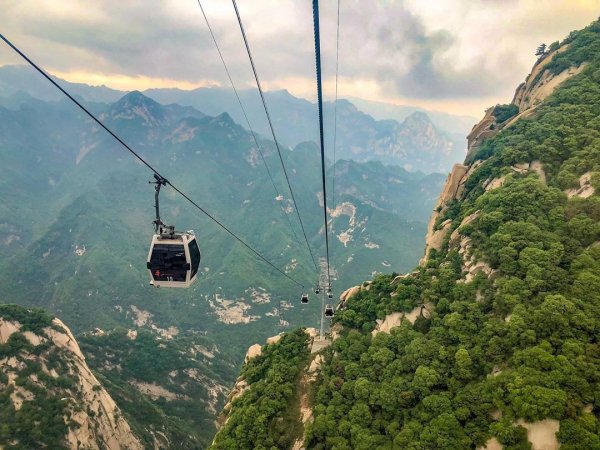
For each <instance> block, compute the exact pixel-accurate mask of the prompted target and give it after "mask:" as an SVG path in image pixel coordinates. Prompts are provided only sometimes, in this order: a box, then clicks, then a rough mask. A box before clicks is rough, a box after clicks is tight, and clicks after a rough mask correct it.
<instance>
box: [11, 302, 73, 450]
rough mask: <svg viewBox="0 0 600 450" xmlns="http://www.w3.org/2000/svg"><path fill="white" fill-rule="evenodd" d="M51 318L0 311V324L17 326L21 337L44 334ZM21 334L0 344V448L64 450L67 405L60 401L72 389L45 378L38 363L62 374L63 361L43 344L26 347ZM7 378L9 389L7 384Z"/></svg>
mask: <svg viewBox="0 0 600 450" xmlns="http://www.w3.org/2000/svg"><path fill="white" fill-rule="evenodd" d="M52 318H53V317H52V316H51V315H49V314H47V313H45V312H44V311H41V310H26V309H24V308H21V307H19V306H16V305H0V319H2V320H4V321H11V322H18V323H19V324H20V325H21V328H20V329H21V331H22V332H25V331H29V332H33V333H35V334H38V335H41V336H44V333H43V329H44V328H46V327H48V326H51V324H52ZM22 332H20V331H15V332H13V333H12V334H11V335H10V336H9V338H8V340H7V342H6V343H4V344H0V360H3V361H4V363H3V365H2V371H1V372H0V446H1V447H3V448H5V449H13V450H28V449H32V448H52V449H63V448H66V447H65V445H64V438H65V435H66V433H67V432H68V424H67V423H66V421H65V419H64V416H67V415H68V409H67V405H68V403H69V402H68V401H66V400H65V399H64V398H63V397H65V396H66V395H65V391H66V390H68V389H70V388H71V387H72V386H73V379H72V378H70V377H69V376H66V375H61V376H58V377H52V376H50V375H49V374H48V372H47V371H45V370H44V369H43V368H42V365H41V363H40V362H39V361H40V360H39V359H38V357H43V358H44V359H45V360H46V361H47V364H46V367H48V369H53V368H57V369H59V371H61V372H62V373H64V374H66V373H68V372H67V367H66V366H65V364H66V363H65V360H64V358H63V356H62V355H60V354H59V353H58V352H57V349H56V348H53V347H51V345H50V344H48V343H42V344H39V345H37V346H35V345H33V344H31V343H30V341H29V340H28V339H27V337H25V335H24V334H23V333H22ZM8 358H11V359H12V361H13V363H12V364H10V363H8V362H7V361H8ZM14 361H16V363H15V362H14ZM9 376H10V377H12V378H13V379H14V384H13V383H10V382H9ZM34 380H35V381H34ZM67 396H68V397H70V394H68V395H67ZM13 399H18V400H19V401H20V402H21V406H20V408H16V407H15V403H14V400H13Z"/></svg>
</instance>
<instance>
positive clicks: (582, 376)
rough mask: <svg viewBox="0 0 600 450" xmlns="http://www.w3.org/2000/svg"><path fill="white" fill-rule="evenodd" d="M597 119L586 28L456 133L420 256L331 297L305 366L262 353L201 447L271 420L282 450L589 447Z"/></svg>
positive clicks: (594, 387) (596, 293)
mask: <svg viewBox="0 0 600 450" xmlns="http://www.w3.org/2000/svg"><path fill="white" fill-rule="evenodd" d="M599 116H600V22H594V23H593V24H591V25H590V26H589V27H588V28H586V29H584V30H581V31H577V32H573V33H571V34H570V35H569V36H568V37H567V38H566V39H565V40H564V41H563V42H561V43H558V42H557V43H554V44H552V45H551V46H550V47H549V52H548V53H547V54H545V55H543V56H542V57H541V58H540V59H539V60H538V61H537V62H536V64H535V66H534V68H533V71H532V73H531V74H530V75H529V76H528V77H527V79H526V81H525V83H523V84H522V85H521V86H520V87H519V88H518V89H517V92H516V95H515V97H514V99H513V101H512V103H511V104H507V105H497V106H495V107H493V108H490V109H489V110H488V111H487V113H486V116H485V117H484V119H483V120H482V121H481V122H480V123H479V124H478V125H476V126H475V127H474V128H473V131H472V132H471V134H470V135H469V153H468V156H467V159H466V161H465V164H464V165H462V164H457V165H455V167H454V169H453V170H452V173H451V174H450V176H449V177H448V179H447V182H446V185H445V186H444V188H443V190H442V193H441V195H440V197H439V200H438V204H437V207H436V210H435V212H434V214H433V216H432V218H431V221H430V226H429V232H428V236H427V247H426V251H425V257H424V258H423V259H422V261H421V264H420V265H419V266H418V267H417V268H416V269H415V270H414V271H412V272H409V273H407V274H404V275H397V274H392V275H382V276H379V277H376V278H375V279H374V280H373V282H372V283H364V284H362V285H360V286H357V287H355V288H352V289H349V290H348V291H346V292H345V293H344V294H343V295H342V297H341V300H342V302H341V303H340V305H339V309H338V312H337V314H336V317H335V319H334V325H333V328H332V333H331V340H332V343H331V345H330V346H329V347H327V348H325V349H324V350H319V347H316V348H315V345H314V343H313V344H312V350H313V351H315V353H312V354H311V356H310V357H309V358H308V359H307V360H305V361H303V360H298V359H290V361H289V363H288V364H287V365H284V366H282V365H281V364H279V363H278V361H279V360H278V358H276V357H275V356H274V354H275V353H276V352H277V351H278V348H277V347H276V346H277V345H278V344H269V345H267V346H266V347H263V348H262V355H266V356H260V357H257V358H260V359H251V360H250V361H249V362H248V363H247V365H246V367H245V369H244V370H243V371H242V377H241V378H240V379H239V380H238V386H240V385H242V386H244V388H243V391H242V394H241V395H238V396H236V397H235V399H233V402H232V404H231V406H230V408H229V409H228V410H227V411H226V417H225V420H224V422H226V423H225V425H224V426H223V427H222V428H221V431H220V432H219V433H218V434H217V437H216V439H215V441H214V444H213V448H235V447H236V446H238V445H240V444H242V447H243V446H244V445H249V446H250V447H254V448H258V447H264V448H269V447H270V446H273V445H274V446H278V445H279V444H278V439H281V437H282V434H281V433H279V432H278V430H281V429H285V430H294V431H292V432H291V433H292V435H291V438H287V439H286V440H285V442H284V444H285V445H284V446H283V447H284V448H295V449H299V448H303V447H305V448H314V449H350V448H352V449H365V450H366V449H374V448H381V449H391V448H403V449H404V448H406V449H415V450H416V449H458V448H461V449H462V448H478V449H486V450H497V449H502V448H504V449H536V450H542V449H543V450H552V449H557V448H559V447H560V448H561V449H598V448H600V422H599V420H598V417H599V411H600V397H599V396H598V392H600V391H599V389H600V343H599V342H598V336H599V330H600V315H599V311H600V245H599V242H600V200H599V197H598V194H597V192H598V188H600V183H599V179H598V176H599V175H598V174H599V173H600V172H599V171H600V154H599V153H598V148H599V146H600V122H599V121H598V117H599ZM284 339H286V337H285V336H284V337H282V338H281V341H280V342H283V341H284ZM309 345H310V342H307V341H304V346H305V347H304V348H305V350H304V351H306V352H308V349H309V348H310V347H309ZM265 365H266V367H265ZM290 365H292V366H294V365H296V367H295V368H294V369H293V372H292V375H293V377H295V379H297V380H298V381H297V383H295V385H294V384H291V385H289V386H288V388H289V390H288V391H286V392H285V396H282V397H280V398H279V399H278V401H277V402H273V403H271V402H269V401H268V400H267V398H268V395H266V394H264V393H263V391H261V386H263V385H264V384H269V383H273V382H274V381H275V380H277V379H279V377H280V376H281V374H282V373H287V372H286V371H288V370H290V368H289V366H290ZM257 366H259V367H261V371H260V373H261V374H262V377H256V376H255V372H254V371H253V368H255V367H257ZM248 399H252V401H251V406H248ZM249 407H252V408H254V409H252V414H251V415H250V414H247V411H248V409H247V408H249ZM243 417H245V420H242V418H243Z"/></svg>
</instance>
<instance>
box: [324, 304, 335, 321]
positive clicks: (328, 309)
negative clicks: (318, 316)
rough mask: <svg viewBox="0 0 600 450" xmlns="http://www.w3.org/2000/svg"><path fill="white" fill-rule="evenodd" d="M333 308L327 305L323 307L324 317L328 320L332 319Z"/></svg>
mask: <svg viewBox="0 0 600 450" xmlns="http://www.w3.org/2000/svg"><path fill="white" fill-rule="evenodd" d="M333 314H334V313H333V306H331V305H327V306H325V317H327V318H328V319H331V318H333Z"/></svg>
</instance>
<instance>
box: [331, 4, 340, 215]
mask: <svg viewBox="0 0 600 450" xmlns="http://www.w3.org/2000/svg"><path fill="white" fill-rule="evenodd" d="M336 30H337V31H336V36H335V103H334V104H333V177H332V180H331V202H332V203H333V208H334V209H335V208H336V203H335V175H336V173H335V172H336V167H335V162H336V157H335V150H336V147H337V107H338V72H339V60H340V0H337V27H336Z"/></svg>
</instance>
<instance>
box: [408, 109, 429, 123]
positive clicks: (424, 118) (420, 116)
mask: <svg viewBox="0 0 600 450" xmlns="http://www.w3.org/2000/svg"><path fill="white" fill-rule="evenodd" d="M411 122H413V123H417V122H421V123H425V124H433V122H431V119H430V118H429V116H428V115H427V114H426V113H424V112H423V111H415V112H413V113H411V114H409V115H408V117H407V118H406V119H404V123H411Z"/></svg>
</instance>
